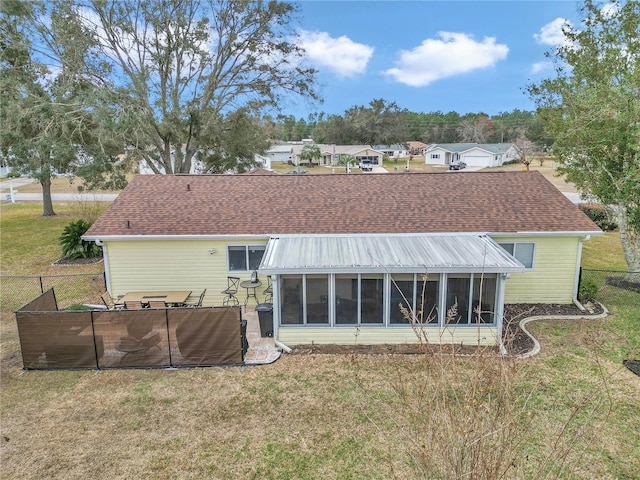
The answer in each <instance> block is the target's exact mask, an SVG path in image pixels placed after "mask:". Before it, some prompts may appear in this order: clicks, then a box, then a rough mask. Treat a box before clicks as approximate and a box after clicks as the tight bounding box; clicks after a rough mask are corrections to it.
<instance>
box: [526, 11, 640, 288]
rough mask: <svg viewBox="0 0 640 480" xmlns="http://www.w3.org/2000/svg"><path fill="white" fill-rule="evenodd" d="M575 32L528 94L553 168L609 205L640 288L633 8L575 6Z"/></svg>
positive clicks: (568, 30) (638, 59)
mask: <svg viewBox="0 0 640 480" xmlns="http://www.w3.org/2000/svg"><path fill="white" fill-rule="evenodd" d="M581 11H582V13H583V21H582V24H583V25H582V28H574V27H571V26H569V25H565V27H564V29H563V32H564V37H565V39H566V43H565V44H564V45H563V46H561V47H559V48H557V50H556V51H555V52H552V53H550V54H549V55H550V56H551V57H552V58H553V60H554V64H555V72H556V77H555V78H549V79H545V80H543V81H541V82H540V83H538V84H531V85H528V87H527V89H528V92H529V94H530V95H531V97H532V98H533V99H534V100H535V102H536V105H537V107H538V108H539V113H540V114H541V116H542V117H543V118H544V120H545V124H546V128H547V130H548V132H549V133H550V134H551V135H552V136H553V137H555V143H554V145H553V154H554V155H555V156H556V157H557V160H558V162H559V164H560V170H561V171H562V172H564V173H566V175H567V179H568V180H569V181H571V182H573V183H574V184H575V185H576V188H577V189H578V190H579V191H580V192H581V193H583V194H587V195H590V196H592V197H595V198H596V199H597V200H598V201H600V202H601V203H602V204H603V205H608V206H612V207H613V210H614V211H615V213H616V216H617V220H618V225H619V229H620V240H621V242H622V248H623V252H624V257H625V260H626V262H627V265H628V267H629V271H631V272H636V273H635V274H629V275H628V277H627V279H628V280H630V281H634V282H639V283H640V273H637V272H640V156H639V152H640V35H638V31H639V28H640V3H639V2H637V1H627V2H622V3H621V2H619V1H617V0H616V1H614V2H612V3H611V4H610V5H608V6H607V8H603V9H600V8H599V7H598V5H596V3H595V2H594V1H593V0H586V1H585V3H584V5H583V6H582V7H581Z"/></svg>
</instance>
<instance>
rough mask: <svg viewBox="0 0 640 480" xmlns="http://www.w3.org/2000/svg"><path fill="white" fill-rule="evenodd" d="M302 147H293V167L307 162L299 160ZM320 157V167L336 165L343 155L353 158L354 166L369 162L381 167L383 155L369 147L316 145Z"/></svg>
mask: <svg viewBox="0 0 640 480" xmlns="http://www.w3.org/2000/svg"><path fill="white" fill-rule="evenodd" d="M303 147H304V145H294V146H293V156H294V159H295V160H294V164H295V165H305V164H308V162H304V161H302V160H301V159H300V153H301V152H302V148H303ZM318 147H320V151H321V152H322V157H321V158H320V159H319V161H320V166H322V167H332V166H334V165H337V164H338V161H339V160H340V157H342V156H343V155H351V156H353V157H355V159H356V161H355V163H356V165H357V164H358V163H360V160H370V161H371V163H372V164H373V165H380V166H382V158H383V157H384V154H383V153H382V152H379V151H377V150H375V149H373V148H371V146H369V145H325V144H318Z"/></svg>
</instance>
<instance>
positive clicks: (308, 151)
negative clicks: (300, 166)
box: [300, 143, 322, 165]
mask: <svg viewBox="0 0 640 480" xmlns="http://www.w3.org/2000/svg"><path fill="white" fill-rule="evenodd" d="M320 157H322V150H320V147H319V146H318V145H316V144H315V143H310V144H307V145H305V146H304V147H302V151H301V152H300V160H304V161H305V163H306V162H309V163H310V164H311V165H313V164H314V160H315V159H316V158H317V159H320Z"/></svg>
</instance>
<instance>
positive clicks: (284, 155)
mask: <svg viewBox="0 0 640 480" xmlns="http://www.w3.org/2000/svg"><path fill="white" fill-rule="evenodd" d="M266 156H267V157H269V158H270V159H271V161H272V162H280V163H289V162H293V145H290V144H284V145H273V146H272V147H271V148H270V149H269V150H267V151H266Z"/></svg>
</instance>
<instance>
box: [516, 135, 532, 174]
mask: <svg viewBox="0 0 640 480" xmlns="http://www.w3.org/2000/svg"><path fill="white" fill-rule="evenodd" d="M513 148H515V150H516V153H517V155H518V160H520V163H522V164H523V165H524V166H525V168H526V169H527V172H528V171H529V166H530V165H531V160H532V159H533V153H534V149H535V145H534V144H533V142H532V141H531V140H529V139H527V138H526V137H525V135H524V133H522V132H521V135H520V136H519V137H518V138H517V139H516V140H514V142H513Z"/></svg>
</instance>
